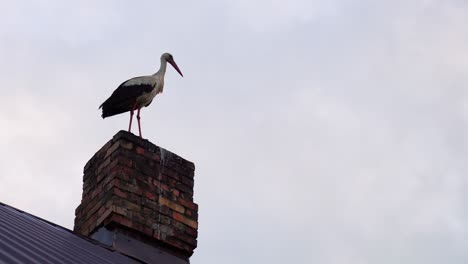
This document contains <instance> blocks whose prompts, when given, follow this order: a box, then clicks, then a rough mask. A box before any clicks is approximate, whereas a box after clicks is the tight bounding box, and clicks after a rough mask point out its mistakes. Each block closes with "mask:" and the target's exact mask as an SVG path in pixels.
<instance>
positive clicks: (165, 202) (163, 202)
mask: <svg viewBox="0 0 468 264" xmlns="http://www.w3.org/2000/svg"><path fill="white" fill-rule="evenodd" d="M159 204H161V205H165V206H167V207H169V208H171V209H172V210H174V211H176V212H179V213H181V214H183V213H184V212H185V208H184V207H183V206H180V205H178V204H177V203H175V202H172V201H169V200H167V199H166V198H164V197H159Z"/></svg>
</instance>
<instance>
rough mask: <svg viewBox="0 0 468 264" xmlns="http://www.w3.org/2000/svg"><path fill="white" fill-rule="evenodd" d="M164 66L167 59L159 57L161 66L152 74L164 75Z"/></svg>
mask: <svg viewBox="0 0 468 264" xmlns="http://www.w3.org/2000/svg"><path fill="white" fill-rule="evenodd" d="M166 67H167V61H166V60H165V59H163V58H161V67H159V71H158V72H156V73H155V74H154V75H161V76H162V77H164V75H165V74H166Z"/></svg>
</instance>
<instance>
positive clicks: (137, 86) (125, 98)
mask: <svg viewBox="0 0 468 264" xmlns="http://www.w3.org/2000/svg"><path fill="white" fill-rule="evenodd" d="M168 62H169V63H170V64H171V65H172V66H173V67H174V69H176V71H177V72H178V73H179V74H180V75H181V76H182V77H184V75H182V72H181V71H180V70H179V67H178V66H177V64H176V63H175V61H174V58H173V57H172V55H171V54H169V53H164V54H163V55H161V67H160V68H159V71H158V72H156V73H155V74H153V75H149V76H141V77H135V78H132V79H129V80H127V81H125V82H123V83H122V84H121V85H120V86H119V87H117V89H116V90H115V91H114V92H113V93H112V95H111V96H110V97H109V98H108V99H107V100H106V101H104V103H102V104H101V106H99V108H102V118H106V117H109V116H113V115H117V114H121V113H125V112H127V111H130V123H129V124H128V132H131V131H130V130H131V129H132V120H133V112H134V111H135V110H138V112H137V120H138V132H139V133H140V137H142V136H141V125H140V109H141V108H142V107H144V106H148V105H150V104H151V102H152V101H153V98H154V97H155V96H156V95H157V94H158V93H162V92H163V87H164V74H165V73H166V66H167V63H168Z"/></svg>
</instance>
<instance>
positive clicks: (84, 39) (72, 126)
mask: <svg viewBox="0 0 468 264" xmlns="http://www.w3.org/2000/svg"><path fill="white" fill-rule="evenodd" d="M0 9H1V10H2V15H1V16H0V91H1V97H0V122H1V126H0V127H1V129H0V142H1V148H0V201H1V202H4V203H7V204H9V205H12V206H15V207H17V208H20V209H22V210H25V211H27V212H29V213H32V214H34V215H37V216H39V217H42V218H45V219H47V220H50V221H52V222H54V223H57V224H60V225H62V226H65V227H67V228H70V229H72V228H73V219H74V210H75V208H76V206H78V204H79V203H80V200H81V192H82V169H83V166H84V164H85V163H86V162H87V161H88V159H89V158H91V156H92V155H93V154H94V153H95V152H96V151H97V150H98V149H99V148H100V147H101V146H102V145H103V144H104V143H105V142H107V141H108V140H109V139H110V138H111V137H112V136H113V135H114V134H115V133H117V131H119V130H121V129H126V128H127V125H128V115H127V114H122V115H119V116H116V117H112V118H109V119H105V120H102V119H101V117H100V112H99V111H98V109H97V107H98V106H99V105H100V104H101V103H102V102H103V101H104V100H105V99H106V98H107V97H108V96H109V95H110V94H111V93H112V91H113V90H114V89H115V88H116V87H117V86H118V85H119V84H120V83H121V82H123V81H124V80H126V79H128V78H130V77H134V76H141V75H145V74H152V73H154V72H156V71H157V70H158V68H159V57H160V55H161V53H163V52H166V51H169V52H171V53H172V54H173V55H174V58H175V60H176V62H177V63H178V65H179V66H180V68H181V70H182V72H183V73H184V78H181V77H180V76H179V75H178V74H177V72H176V71H175V70H173V69H172V68H171V67H169V68H168V73H167V74H166V82H165V85H166V86H165V90H164V94H162V95H158V97H157V98H156V99H155V101H153V104H152V105H151V106H150V107H149V108H145V109H144V110H143V111H142V126H143V136H144V137H146V138H148V139H149V140H150V141H152V142H154V143H155V144H157V145H160V146H161V147H164V148H167V149H169V150H171V151H173V152H175V153H177V154H179V155H180V156H182V157H184V158H186V159H189V160H191V161H193V162H195V164H196V174H195V177H196V180H195V185H196V186H195V201H196V202H197V203H199V205H200V218H199V222H200V227H199V244H198V248H197V249H196V251H195V254H194V256H193V257H192V263H194V264H219V263H223V264H239V263H249V264H257V263H273V264H280V263H281V264H282V263H304V264H309V263H323V264H343V263H346V264H367V263H368V264H375V263H381V264H386V263H388V264H390V263H391V264H394V263H402V264H414V263H421V264H423V263H424V264H435V263H451V264H458V263H468V251H467V248H468V178H467V177H468V173H467V172H468V165H467V159H468V137H467V135H468V89H467V86H468V27H467V25H468V4H467V3H466V1H459V0H443V1H442V0H440V1H436V0H392V1H375V0H372V1H371V0H362V1H351V0H327V1H325V0H289V1H276V0H274V1H273V0H257V1H248V0H238V1H231V0H228V1H214V0H212V1H116V0H108V1H74V2H72V3H71V2H67V1H58V0H57V1H1V2H0ZM135 132H136V131H135Z"/></svg>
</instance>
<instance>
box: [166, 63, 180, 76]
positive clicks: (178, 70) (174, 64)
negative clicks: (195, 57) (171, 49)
mask: <svg viewBox="0 0 468 264" xmlns="http://www.w3.org/2000/svg"><path fill="white" fill-rule="evenodd" d="M168 62H169V63H170V64H171V65H172V67H174V69H176V71H177V72H178V73H179V74H180V76H182V77H184V75H183V74H182V72H181V71H180V69H179V66H177V64H176V63H175V61H173V60H170V61H168Z"/></svg>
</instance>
